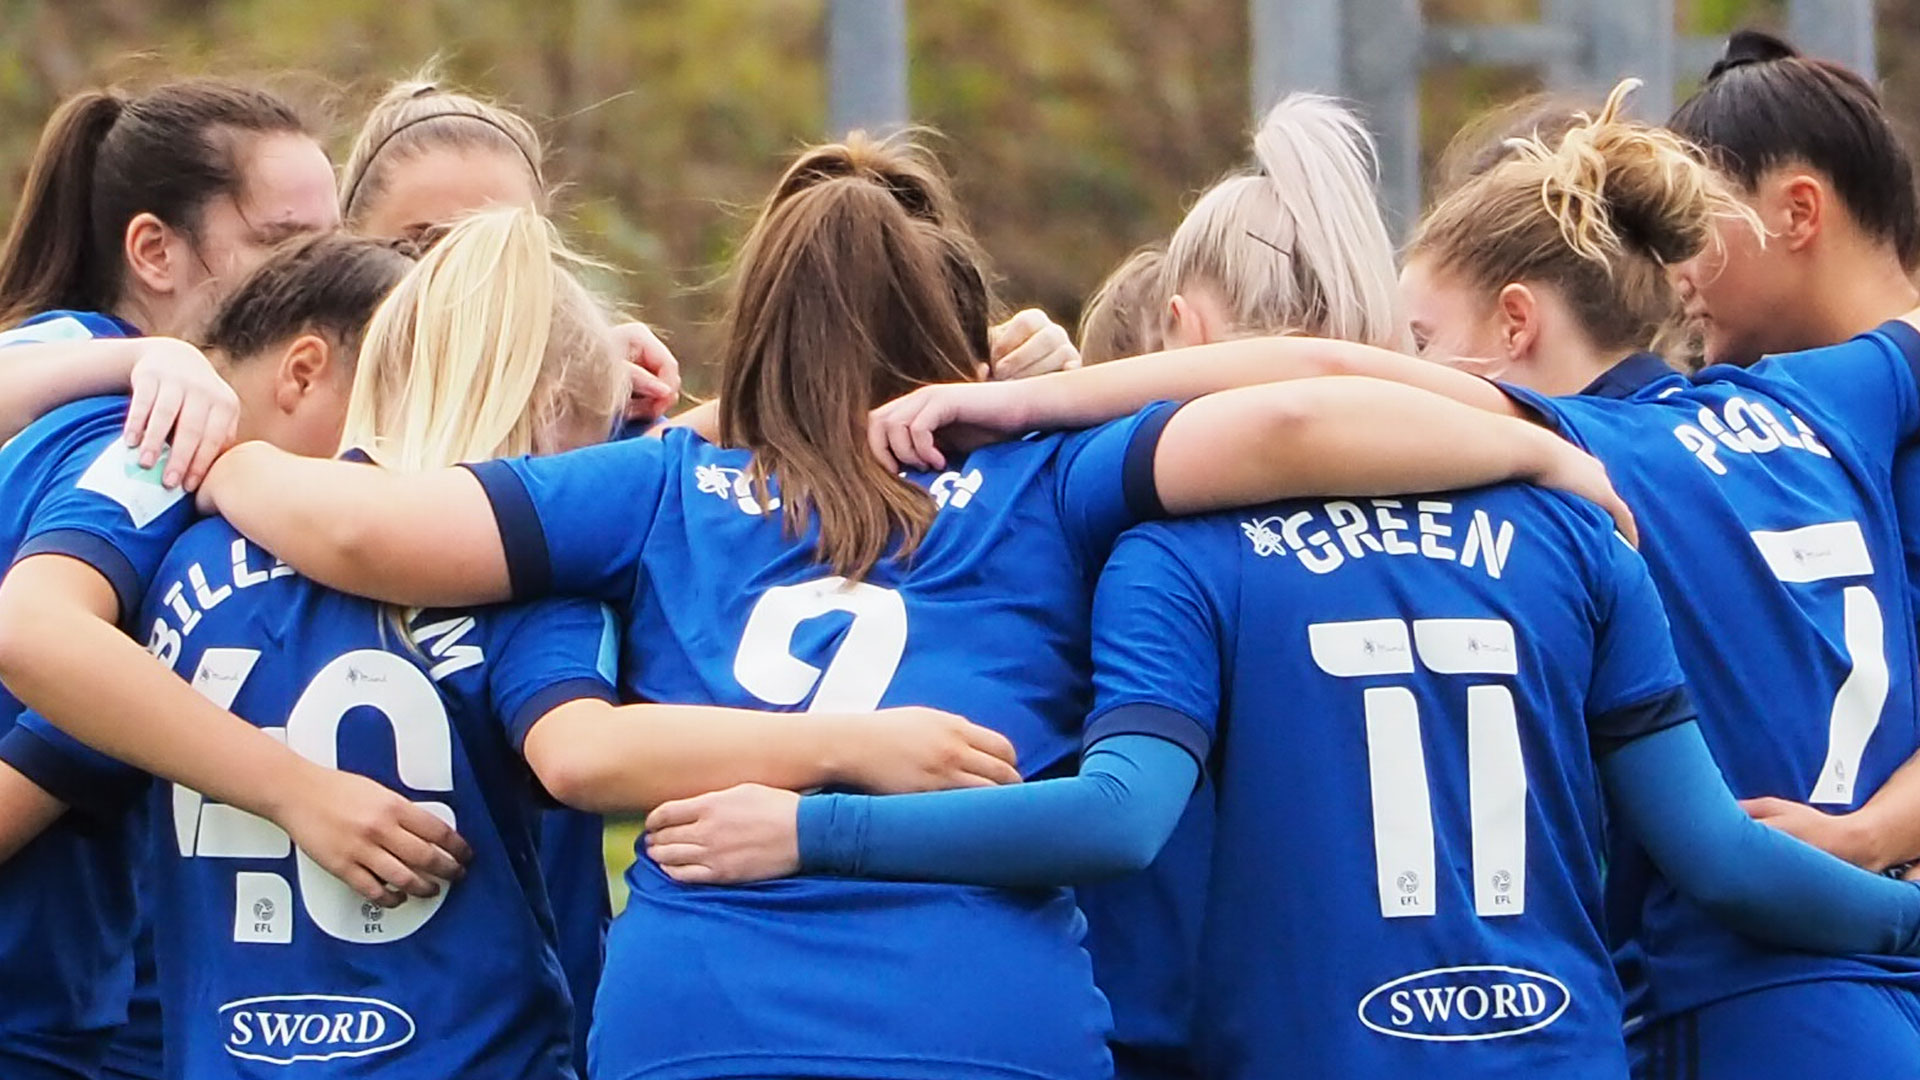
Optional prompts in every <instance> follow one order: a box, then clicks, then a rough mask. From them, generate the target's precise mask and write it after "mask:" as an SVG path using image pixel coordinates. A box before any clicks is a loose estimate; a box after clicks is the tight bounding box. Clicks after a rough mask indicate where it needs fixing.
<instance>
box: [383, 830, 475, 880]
mask: <svg viewBox="0 0 1920 1080" xmlns="http://www.w3.org/2000/svg"><path fill="white" fill-rule="evenodd" d="M383 846H384V847H385V848H386V849H387V850H388V851H389V852H391V853H392V854H393V856H394V857H395V858H397V859H399V860H400V861H401V863H403V864H405V865H406V867H407V868H408V869H410V870H413V871H415V872H417V873H422V874H428V875H431V876H433V877H437V878H441V879H443V880H446V881H458V880H459V879H460V878H462V877H464V876H465V875H466V872H467V871H466V868H465V867H463V866H461V865H460V861H459V860H458V859H455V858H454V857H453V855H452V854H450V853H449V852H447V851H446V850H445V849H443V848H441V847H440V846H439V845H437V844H430V843H428V842H427V841H425V840H422V839H420V838H419V837H417V836H415V835H413V834H412V833H410V832H406V831H405V830H395V831H394V835H392V836H390V837H388V838H387V839H386V840H385V841H384V843H383Z"/></svg>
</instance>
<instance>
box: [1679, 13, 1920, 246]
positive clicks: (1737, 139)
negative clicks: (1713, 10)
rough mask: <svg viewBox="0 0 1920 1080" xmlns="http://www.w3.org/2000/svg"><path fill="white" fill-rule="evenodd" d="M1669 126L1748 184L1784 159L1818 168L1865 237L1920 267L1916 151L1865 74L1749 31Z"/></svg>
mask: <svg viewBox="0 0 1920 1080" xmlns="http://www.w3.org/2000/svg"><path fill="white" fill-rule="evenodd" d="M1668 126H1669V127H1671V128H1673V130H1675V131H1677V132H1679V133H1680V134H1681V135H1683V136H1685V137H1686V138H1687V139H1689V140H1691V141H1692V142H1694V143H1696V144H1698V145H1699V146H1700V147H1701V148H1702V149H1704V150H1705V151H1706V152H1707V153H1708V154H1709V155H1710V156H1711V157H1712V159H1713V162H1714V165H1715V166H1716V167H1717V168H1719V169H1720V170H1721V171H1722V172H1724V173H1726V174H1727V175H1728V176H1731V177H1733V178H1735V179H1736V180H1738V181H1739V182H1740V184H1741V185H1742V186H1743V187H1745V188H1746V189H1747V190H1748V191H1752V190H1753V188H1754V185H1755V184H1756V183H1757V182H1758V181H1759V179H1760V177H1761V176H1763V175H1765V174H1766V173H1767V172H1768V171H1770V170H1771V169H1773V168H1774V167H1776V166H1779V165H1784V164H1791V163H1800V164H1804V165H1807V166H1809V167H1811V168H1814V169H1817V170H1819V171H1820V172H1821V173H1823V174H1824V175H1825V176H1826V177H1827V179H1828V180H1830V181H1832V183H1833V189H1834V192H1835V193H1836V194H1837V195H1838V196H1839V197H1840V202H1841V204H1842V205H1844V206H1845V207H1846V208H1847V211H1848V212H1849V213H1850V214H1852V215H1853V219H1854V220H1855V221H1857V222H1859V223H1860V227H1861V228H1862V229H1864V230H1865V231H1866V233H1867V235H1869V236H1871V237H1873V238H1874V239H1876V240H1879V241H1881V242H1882V243H1885V244H1886V245H1888V246H1889V247H1891V248H1892V249H1893V250H1894V252H1895V253H1896V254H1897V255H1898V256H1899V258H1900V263H1901V265H1902V266H1905V267H1906V268H1907V269H1909V270H1911V269H1913V268H1914V267H1916V266H1920V206H1916V196H1915V193H1914V186H1913V159H1912V158H1911V157H1910V156H1909V155H1908V153H1907V151H1906V148H1905V147H1903V146H1902V145H1901V143H1900V138H1899V136H1898V135H1897V134H1896V133H1895V132H1894V130H1893V125H1892V123H1891V122H1890V121H1889V120H1888V117H1887V114H1886V111H1885V110H1884V109H1883V108H1881V105H1880V97H1879V95H1878V94H1877V93H1875V92H1874V89H1873V87H1872V86H1871V85H1869V84H1868V82H1867V81H1866V80H1865V79H1863V78H1861V77H1860V75H1859V74H1858V73H1857V72H1854V71H1852V70H1850V69H1848V68H1846V67H1844V66H1842V65H1840V64H1836V63H1833V62H1832V61H1829V60H1815V59H1812V58H1810V57H1805V56H1802V55H1800V53H1799V51H1798V50H1796V49H1795V48H1794V47H1793V46H1791V45H1789V44H1787V43H1786V42H1784V41H1782V40H1780V39H1779V38H1777V37H1773V36H1772V35H1770V34H1763V33H1760V32H1759V31H1757V30H1742V31H1740V32H1739V33H1737V34H1735V35H1733V37H1732V38H1730V39H1728V41H1727V50H1726V54H1725V55H1724V56H1723V57H1722V58H1721V59H1720V61H1719V62H1718V63H1716V64H1714V65H1713V70H1712V71H1711V72H1710V73H1709V74H1708V75H1707V81H1706V84H1705V85H1704V86H1702V87H1701V88H1700V90H1699V92H1698V93H1696V94H1694V95H1693V96H1692V97H1690V98H1688V99H1687V100H1686V101H1685V102H1683V103H1682V104H1681V105H1680V107H1679V108H1678V109H1676V110H1674V113H1673V119H1672V120H1671V121H1669V122H1668Z"/></svg>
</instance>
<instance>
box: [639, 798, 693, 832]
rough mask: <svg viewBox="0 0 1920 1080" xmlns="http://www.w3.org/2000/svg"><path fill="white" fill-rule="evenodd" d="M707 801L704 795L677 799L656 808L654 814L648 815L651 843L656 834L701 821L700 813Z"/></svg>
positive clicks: (648, 830)
mask: <svg viewBox="0 0 1920 1080" xmlns="http://www.w3.org/2000/svg"><path fill="white" fill-rule="evenodd" d="M705 799H706V796H704V795H701V796H695V797H694V798H691V799H675V800H673V801H672V802H664V803H661V804H660V805H659V806H656V807H654V808H653V813H651V814H648V815H647V837H648V839H649V841H651V839H652V838H653V837H654V836H655V835H656V834H658V833H660V832H663V831H665V830H667V829H671V828H673V827H674V826H676V825H691V824H693V822H695V821H697V820H698V819H699V817H700V811H701V810H702V809H703V808H704V807H705V805H706V802H705Z"/></svg>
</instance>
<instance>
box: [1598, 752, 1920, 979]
mask: <svg viewBox="0 0 1920 1080" xmlns="http://www.w3.org/2000/svg"><path fill="white" fill-rule="evenodd" d="M1600 776H1601V779H1602V781H1604V782H1605V784H1606V788H1607V796H1608V801H1609V803H1610V804H1611V805H1612V806H1613V808H1614V812H1615V815H1616V817H1617V819H1618V820H1619V821H1621V822H1622V823H1623V824H1624V825H1625V827H1626V828H1627V829H1628V830H1629V831H1630V832H1631V834H1632V835H1633V837H1634V839H1635V840H1637V841H1638V842H1639V845H1640V847H1641V848H1642V849H1643V850H1644V851H1645V852H1646V853H1647V857H1648V858H1649V859H1651V860H1652V862H1653V864H1654V865H1655V866H1656V867H1658V868H1659V870H1660V872H1661V873H1662V874H1664V875H1665V876H1666V878H1667V880H1668V881H1670V882H1672V884H1673V886H1674V887H1675V888H1677V889H1678V890H1680V892H1681V893H1683V894H1685V895H1686V896H1687V897H1688V898H1690V899H1691V900H1693V901H1694V902H1695V903H1697V904H1700V905H1701V906H1702V907H1704V908H1706V909H1707V911H1708V912H1710V913H1711V914H1712V915H1713V916H1714V917H1715V918H1716V919H1719V920H1720V921H1722V922H1724V923H1726V924H1727V925H1728V926H1731V927H1733V928H1734V929H1736V930H1738V931H1740V932H1741V933H1743V934H1746V935H1748V936H1749V937H1754V938H1758V939H1760V940H1762V941H1766V942H1770V943H1772V944H1775V945H1780V946H1784V947H1786V948H1791V949H1809V950H1814V951H1818V952H1832V953H1891V954H1898V955H1906V956H1912V955H1915V954H1916V953H1920V885H1914V884H1912V883H1909V882H1904V881H1893V880H1891V879H1889V878H1884V877H1881V876H1880V875H1878V874H1871V873H1868V872H1867V871H1865V870H1861V869H1859V868H1858V867H1855V866H1850V865H1848V864H1847V863H1844V862H1841V861H1840V860H1839V859H1836V858H1834V857H1833V856H1831V855H1828V854H1826V853H1825V852H1823V851H1818V850H1816V849H1814V848H1812V847H1809V846H1807V845H1806V844H1803V843H1801V842H1800V841H1798V840H1795V839H1794V838H1793V837H1791V836H1788V835H1787V834H1786V833H1783V832H1777V831H1775V830H1773V829H1769V828H1767V827H1766V826H1765V825H1762V824H1760V823H1759V822H1757V821H1755V820H1753V819H1752V818H1750V817H1748V816H1747V814H1746V812H1745V811H1743V810H1741V809H1740V804H1739V803H1737V802H1735V801H1734V798H1733V793H1732V792H1730V791H1728V790H1727V782H1726V779H1725V778H1724V777H1722V776H1721V775H1720V769H1719V767H1718V766H1717V765H1715V764H1714V761H1713V755H1712V753H1711V752H1709V751H1708V749H1707V743H1706V740H1705V739H1704V738H1702V737H1701V735H1700V728H1699V726H1698V725H1697V724H1692V723H1686V724H1681V725H1678V726H1675V727H1670V728H1667V729H1666V730H1664V731H1660V732H1657V733H1655V734H1652V735H1648V736H1645V737H1643V738H1640V739H1636V740H1634V741H1632V742H1630V743H1627V744H1626V745H1625V746H1622V747H1620V748H1619V749H1617V750H1615V751H1614V752H1612V753H1609V754H1606V755H1605V756H1603V757H1601V759H1600Z"/></svg>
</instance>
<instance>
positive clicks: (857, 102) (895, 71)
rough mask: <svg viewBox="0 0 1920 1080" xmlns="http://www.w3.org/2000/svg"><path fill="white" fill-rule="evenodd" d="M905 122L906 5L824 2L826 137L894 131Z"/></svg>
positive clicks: (899, 1)
mask: <svg viewBox="0 0 1920 1080" xmlns="http://www.w3.org/2000/svg"><path fill="white" fill-rule="evenodd" d="M908 118H909V114H908V111H907V3H906V0H828V2H827V127H828V129H829V130H830V132H831V133H832V134H833V135H835V136H839V135H843V134H845V133H846V132H849V131H852V130H853V129H855V128H866V129H867V130H868V131H871V132H875V133H881V132H887V131H897V130H899V129H900V128H903V127H905V126H906V125H907V122H908Z"/></svg>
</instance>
